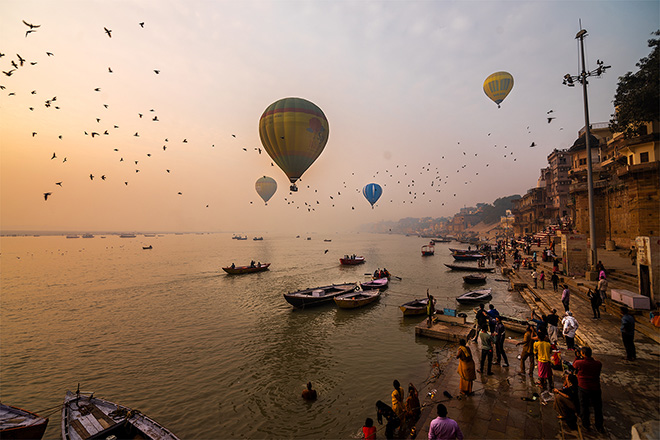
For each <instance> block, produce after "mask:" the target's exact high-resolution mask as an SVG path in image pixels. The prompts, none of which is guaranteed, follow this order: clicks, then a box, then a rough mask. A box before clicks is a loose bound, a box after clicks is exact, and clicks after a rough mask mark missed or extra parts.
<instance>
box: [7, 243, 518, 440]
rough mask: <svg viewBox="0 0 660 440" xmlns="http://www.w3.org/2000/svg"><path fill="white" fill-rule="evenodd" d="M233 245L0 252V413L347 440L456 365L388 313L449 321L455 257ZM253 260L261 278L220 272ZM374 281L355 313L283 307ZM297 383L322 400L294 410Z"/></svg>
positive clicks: (510, 302)
mask: <svg viewBox="0 0 660 440" xmlns="http://www.w3.org/2000/svg"><path fill="white" fill-rule="evenodd" d="M230 237H231V236H230V235H229V234H206V235H194V234H187V235H165V236H159V237H155V238H146V237H143V236H138V237H137V238H134V239H122V238H119V237H118V236H112V235H108V236H107V238H105V239H102V238H100V237H99V236H96V237H95V238H93V239H83V238H79V239H66V238H65V237H63V236H41V237H2V239H1V241H0V244H1V245H2V254H1V256H0V258H1V259H0V263H1V265H2V296H1V298H0V318H1V322H2V347H1V348H2V356H1V357H0V367H1V370H2V401H3V402H5V403H8V404H12V405H16V406H21V407H24V408H26V409H30V410H33V411H37V412H39V411H42V410H45V409H47V408H55V407H57V406H58V405H59V404H61V402H62V400H63V398H64V393H65V391H66V390H67V389H71V390H75V388H76V386H77V384H78V383H80V388H81V390H84V391H94V392H95V393H96V395H97V396H100V397H105V398H107V399H109V400H112V401H116V402H118V403H122V404H124V405H127V406H129V407H132V408H135V409H139V410H141V411H142V412H144V413H145V414H147V415H149V416H151V417H153V418H155V419H156V420H158V421H159V422H161V423H163V424H164V425H165V426H166V427H168V428H169V429H171V430H172V431H173V432H174V433H175V434H177V435H178V436H179V437H181V438H218V437H220V438H241V437H244V438H245V437H247V438H283V437H284V438H347V437H350V436H356V435H357V433H358V431H359V428H360V427H361V426H362V424H363V422H364V419H365V418H366V417H372V418H374V417H375V409H374V408H375V402H376V401H377V400H379V399H382V400H384V401H388V400H389V394H390V389H391V384H392V380H393V379H398V380H399V381H400V382H401V383H402V384H405V385H407V383H408V382H413V383H414V384H415V385H416V386H417V387H418V389H419V391H420V394H422V395H425V394H426V392H427V391H428V390H427V389H426V386H425V380H426V379H427V378H428V376H429V374H430V372H431V370H432V364H433V363H434V362H436V361H439V362H440V364H442V363H443V361H444V360H445V359H446V358H447V356H448V355H449V354H453V349H452V350H451V353H448V351H447V350H446V349H444V344H443V343H441V342H439V341H434V340H431V339H424V338H416V337H415V335H414V327H415V325H416V324H417V323H418V322H419V321H420V318H406V319H403V318H402V314H401V311H400V310H399V309H398V306H399V305H400V304H403V303H404V302H407V301H409V300H412V299H414V298H421V297H423V296H425V293H426V289H427V288H429V289H430V291H431V294H433V295H434V296H436V298H437V299H438V308H442V307H455V306H456V305H457V304H456V302H455V301H454V298H455V297H456V296H458V295H459V294H461V293H463V292H464V291H467V290H470V289H469V287H468V286H465V285H463V282H462V278H461V277H462V275H464V274H465V273H456V272H451V271H447V270H446V268H445V267H444V266H443V264H442V263H449V262H451V261H452V258H451V256H450V254H449V251H448V250H447V248H448V246H452V247H460V246H459V245H457V244H456V243H453V244H449V245H447V244H443V245H438V246H436V255H435V256H433V257H427V258H422V257H421V253H420V247H421V245H423V244H425V243H426V240H425V239H421V238H416V237H402V236H388V235H374V234H355V235H332V236H318V235H310V237H312V240H306V239H305V238H306V236H305V235H303V236H302V237H301V238H300V239H296V238H294V236H279V237H271V236H266V237H265V239H264V241H252V240H251V239H250V240H247V241H238V240H232V239H231V238H230ZM324 238H328V239H332V242H323V239H324ZM148 244H151V245H153V249H152V250H143V249H142V246H143V245H148ZM326 249H328V253H327V254H326V253H324V251H325V250H326ZM353 252H356V253H358V254H362V255H364V256H365V257H366V259H367V263H366V264H365V265H362V266H357V267H346V268H344V267H341V266H340V265H339V261H338V258H339V257H340V256H342V255H344V254H345V253H353ZM251 259H254V260H255V261H261V262H263V263H266V262H270V263H272V266H271V268H272V269H271V270H270V271H267V272H263V273H259V274H252V275H246V276H227V275H225V274H224V272H222V271H221V269H220V267H221V266H223V265H229V264H231V263H232V262H234V263H236V264H237V265H239V264H245V263H249V261H250V260H251ZM377 267H381V268H382V267H387V269H388V270H389V271H390V272H392V274H394V275H396V276H398V277H401V278H402V280H401V281H398V280H396V279H393V280H392V282H391V284H390V288H389V289H388V290H387V291H385V293H384V295H383V297H382V298H381V299H380V302H379V303H377V304H375V305H372V306H370V307H367V308H363V309H357V310H352V311H350V310H349V311H346V310H339V309H337V308H336V307H335V306H334V305H332V306H324V307H320V308H312V309H308V310H302V311H301V310H294V309H293V308H292V307H291V306H290V305H289V304H288V303H286V302H285V300H284V298H283V297H282V294H283V293H285V292H287V291H293V290H298V289H302V288H307V287H314V286H320V285H326V284H330V283H333V282H335V283H339V282H345V281H346V282H351V281H365V280H367V279H368V278H369V277H367V276H365V275H364V274H365V273H367V272H373V270H374V269H375V268H377ZM497 277H498V275H497V274H492V275H489V282H488V287H492V288H493V289H494V290H493V292H494V293H493V303H494V304H496V305H497V307H498V308H499V309H500V311H502V312H506V313H510V314H516V313H523V312H524V313H527V310H528V309H527V308H526V307H525V306H522V305H520V304H518V303H517V301H518V300H517V299H516V298H514V297H512V296H511V295H510V294H509V293H508V292H507V291H506V290H505V289H506V283H501V282H496V281H495V278H497ZM469 309H470V307H467V308H461V310H463V311H468V312H469ZM469 316H470V317H471V315H469ZM307 381H312V383H313V384H314V388H316V389H317V390H318V392H319V399H318V401H316V402H314V403H311V404H308V403H305V402H304V401H303V400H302V399H301V398H300V393H301V391H302V389H303V388H304V386H305V383H306V382H307ZM49 413H50V423H49V428H48V431H47V433H46V438H59V429H60V427H59V420H60V415H59V412H58V411H56V412H54V413H53V412H52V411H50V412H49Z"/></svg>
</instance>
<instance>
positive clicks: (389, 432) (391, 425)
mask: <svg viewBox="0 0 660 440" xmlns="http://www.w3.org/2000/svg"><path fill="white" fill-rule="evenodd" d="M376 411H377V416H378V417H377V419H378V423H379V424H381V425H382V424H383V417H385V420H387V424H386V425H385V438H387V439H393V438H394V431H395V430H396V429H397V428H398V427H399V426H401V419H400V418H399V416H397V415H396V413H395V412H394V411H393V410H392V408H391V407H390V406H389V405H388V404H386V403H385V402H383V401H382V400H379V401H378V402H376Z"/></svg>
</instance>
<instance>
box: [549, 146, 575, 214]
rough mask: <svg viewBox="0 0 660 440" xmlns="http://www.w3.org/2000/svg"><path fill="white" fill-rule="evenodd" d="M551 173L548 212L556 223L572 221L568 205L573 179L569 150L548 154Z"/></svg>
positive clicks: (555, 150) (554, 151)
mask: <svg viewBox="0 0 660 440" xmlns="http://www.w3.org/2000/svg"><path fill="white" fill-rule="evenodd" d="M548 165H549V166H548V169H549V171H550V172H549V174H548V175H547V177H546V198H547V201H548V206H547V214H548V216H549V217H550V218H551V219H553V220H554V222H555V223H556V224H560V223H564V224H565V223H570V221H571V219H570V215H569V210H568V207H567V204H568V189H569V187H570V185H571V179H570V177H569V174H568V172H569V171H570V169H571V155H570V154H568V151H567V150H557V149H556V148H555V149H554V150H552V153H550V154H549V155H548Z"/></svg>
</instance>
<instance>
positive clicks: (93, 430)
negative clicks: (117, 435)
mask: <svg viewBox="0 0 660 440" xmlns="http://www.w3.org/2000/svg"><path fill="white" fill-rule="evenodd" d="M78 420H80V423H81V424H82V425H83V426H84V427H85V429H86V430H87V432H89V433H90V434H91V435H94V434H97V433H98V432H100V431H103V427H102V426H101V424H100V423H99V422H98V421H97V420H96V418H95V417H94V416H93V415H91V414H88V415H86V416H82V417H80V418H79V419H78Z"/></svg>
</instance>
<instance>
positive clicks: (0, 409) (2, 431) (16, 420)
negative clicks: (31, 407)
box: [0, 403, 48, 439]
mask: <svg viewBox="0 0 660 440" xmlns="http://www.w3.org/2000/svg"><path fill="white" fill-rule="evenodd" d="M46 426H48V419H47V418H44V417H41V416H40V415H38V414H35V413H33V412H30V411H27V410H25V409H21V408H17V407H15V406H11V405H5V404H3V403H0V439H14V438H16V439H18V438H25V439H28V438H29V439H40V438H42V437H43V435H44V432H46Z"/></svg>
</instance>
